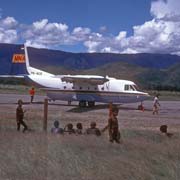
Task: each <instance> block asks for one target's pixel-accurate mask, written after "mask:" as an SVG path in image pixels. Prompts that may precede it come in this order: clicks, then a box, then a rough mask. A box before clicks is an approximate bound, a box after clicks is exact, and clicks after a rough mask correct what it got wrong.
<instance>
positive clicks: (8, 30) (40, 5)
mask: <svg viewBox="0 0 180 180" xmlns="http://www.w3.org/2000/svg"><path fill="white" fill-rule="evenodd" d="M179 9H180V1H179V0H44V1H43V0H36V1H35V0H31V1H24V0H14V1H13V4H12V0H2V1H1V3H0V43H26V44H28V45H30V46H34V47H43V48H50V49H60V50H65V51H71V52H113V53H141V52H142V53H144V52H147V53H148V52H149V53H170V54H178V55H180V44H179V42H178V41H177V40H178V39H180V30H179V29H180V28H179V27H180V13H179Z"/></svg>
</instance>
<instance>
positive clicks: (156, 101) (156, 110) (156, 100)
mask: <svg viewBox="0 0 180 180" xmlns="http://www.w3.org/2000/svg"><path fill="white" fill-rule="evenodd" d="M160 106H161V105H160V103H159V95H158V94H157V95H156V96H155V97H154V101H153V114H158V113H159V107H160Z"/></svg>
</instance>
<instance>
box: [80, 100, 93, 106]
mask: <svg viewBox="0 0 180 180" xmlns="http://www.w3.org/2000/svg"><path fill="white" fill-rule="evenodd" d="M94 106H95V102H94V101H87V102H86V101H79V107H94Z"/></svg>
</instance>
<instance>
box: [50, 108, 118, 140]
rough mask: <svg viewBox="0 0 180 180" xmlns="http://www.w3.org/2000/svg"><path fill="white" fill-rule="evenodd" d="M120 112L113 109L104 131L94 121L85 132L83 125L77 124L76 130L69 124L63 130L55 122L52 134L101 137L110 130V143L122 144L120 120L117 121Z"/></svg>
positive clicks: (57, 122)
mask: <svg viewBox="0 0 180 180" xmlns="http://www.w3.org/2000/svg"><path fill="white" fill-rule="evenodd" d="M118 112H119V110H118V108H117V107H113V109H112V113H111V116H110V117H109V119H108V124H107V126H105V128H103V129H102V130H100V129H99V128H97V127H96V122H94V121H93V122H91V123H90V127H89V128H87V129H86V130H83V125H82V123H77V124H76V128H75V129H74V127H73V124H71V123H68V124H67V125H66V126H65V127H64V128H61V127H60V126H59V121H54V127H53V128H52V129H51V133H53V134H64V133H68V134H78V135H81V134H87V135H88V134H89V135H90V134H93V135H96V136H101V134H102V133H103V132H104V131H105V130H106V129H108V132H109V141H110V142H112V143H113V142H116V143H120V131H119V125H118V119H117V115H118Z"/></svg>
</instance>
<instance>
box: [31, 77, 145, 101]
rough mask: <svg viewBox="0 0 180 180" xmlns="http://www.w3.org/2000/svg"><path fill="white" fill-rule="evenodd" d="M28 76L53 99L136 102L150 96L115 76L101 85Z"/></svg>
mask: <svg viewBox="0 0 180 180" xmlns="http://www.w3.org/2000/svg"><path fill="white" fill-rule="evenodd" d="M91 77H92V76H91ZM28 78H29V79H30V80H31V81H33V82H35V83H36V84H37V85H38V86H40V87H42V89H44V90H45V91H46V93H47V96H48V97H49V98H50V99H52V100H63V101H79V102H80V101H87V102H104V103H110V102H113V103H134V102H141V101H143V100H145V99H147V97H148V94H147V93H144V92H141V91H138V90H137V89H136V85H135V84H134V83H133V82H132V81H127V80H119V79H115V78H109V81H107V82H105V83H104V84H101V85H93V84H89V83H84V82H83V83H82V84H81V83H70V82H63V81H62V79H61V77H57V78H56V77H45V76H39V75H29V76H28Z"/></svg>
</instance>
